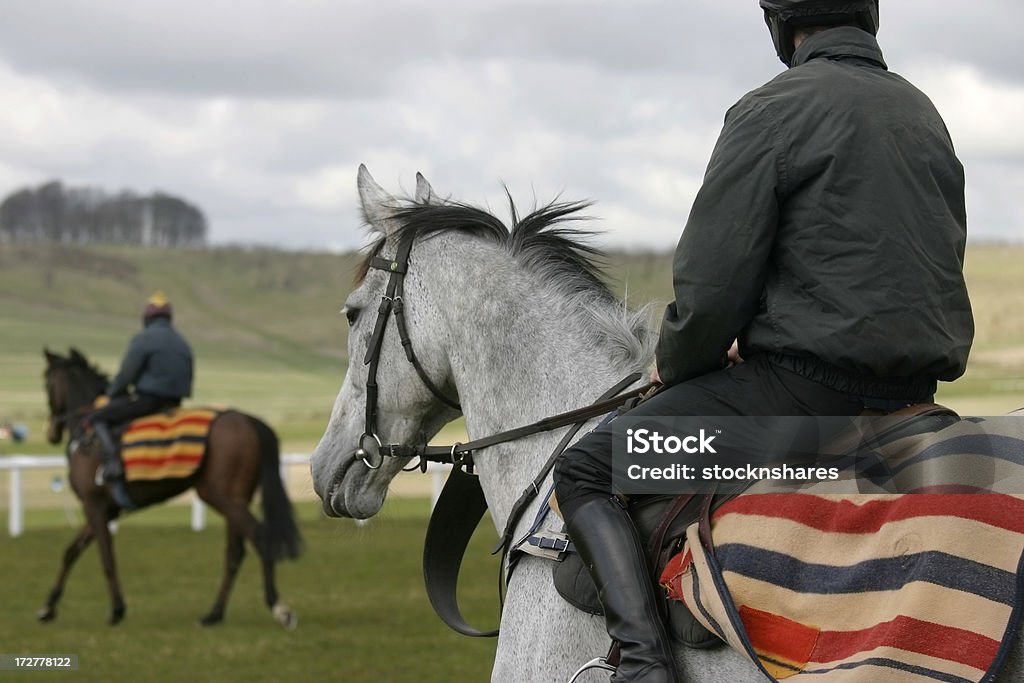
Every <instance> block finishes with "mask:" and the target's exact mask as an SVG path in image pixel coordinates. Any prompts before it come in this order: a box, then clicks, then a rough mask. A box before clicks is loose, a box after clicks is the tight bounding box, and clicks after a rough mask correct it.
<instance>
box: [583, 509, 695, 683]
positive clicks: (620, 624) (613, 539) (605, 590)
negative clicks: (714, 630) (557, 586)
mask: <svg viewBox="0 0 1024 683" xmlns="http://www.w3.org/2000/svg"><path fill="white" fill-rule="evenodd" d="M566 526H567V527H568V530H569V536H570V537H571V538H572V542H573V544H574V545H575V546H576V550H577V552H579V554H580V557H581V558H582V559H583V562H584V564H585V565H586V567H587V569H588V570H590V575H591V576H592V577H593V579H594V583H595V584H596V585H597V590H598V595H599V596H600V598H601V605H602V606H603V607H604V615H605V623H606V628H607V629H608V635H610V636H611V637H612V638H614V639H615V640H617V641H618V642H619V644H620V648H621V657H622V659H621V662H620V663H619V668H618V669H617V670H616V672H615V674H614V675H613V676H612V681H613V682H614V683H626V682H627V681H628V682H630V683H675V682H676V681H679V680H680V678H679V675H678V674H677V673H676V667H675V659H674V658H673V657H672V649H671V647H670V643H669V639H668V635H667V634H666V632H665V625H664V623H663V622H662V620H661V616H660V614H659V612H658V602H657V600H658V596H657V594H656V593H655V589H654V584H653V582H652V580H651V573H650V571H649V570H648V568H647V560H646V558H645V557H644V551H643V546H642V544H641V541H640V537H639V536H638V535H637V532H636V527H635V526H634V525H633V520H632V519H630V517H629V515H628V514H627V512H626V510H625V509H624V508H623V507H622V505H621V504H620V503H619V500H618V499H617V498H601V499H597V500H590V501H587V502H585V503H583V505H581V506H580V507H579V508H577V510H576V512H575V513H573V515H572V518H571V519H568V520H566Z"/></svg>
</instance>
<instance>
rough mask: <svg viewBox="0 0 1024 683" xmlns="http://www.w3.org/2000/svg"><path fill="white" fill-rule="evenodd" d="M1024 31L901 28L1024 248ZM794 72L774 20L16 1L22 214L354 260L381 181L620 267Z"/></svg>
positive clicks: (946, 18) (959, 13) (635, 10)
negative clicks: (365, 189)
mask: <svg viewBox="0 0 1024 683" xmlns="http://www.w3.org/2000/svg"><path fill="white" fill-rule="evenodd" d="M1022 27H1024V3H1022V2H1020V0H974V1H973V2H970V3H966V2H947V1H945V0H941V1H936V0H886V1H885V2H883V3H882V29H881V31H880V33H879V40H880V42H881V44H882V47H883V50H884V51H885V55H886V59H887V61H888V62H889V66H890V68H891V69H892V70H894V71H896V72H898V73H901V74H902V75H904V76H906V77H907V78H909V79H910V80H911V81H913V82H914V83H916V84H917V85H918V86H919V87H921V88H922V89H923V90H924V91H925V92H926V93H928V94H929V95H930V96H931V98H932V99H933V100H934V102H935V103H936V105H937V106H938V108H939V110H940V112H942V114H943V116H944V117H945V119H946V123H947V125H948V127H949V129H950V131H951V133H952V135H953V138H954V142H955V143H956V145H957V149H958V152H959V154H960V156H961V158H962V160H963V162H964V165H965V166H966V168H967V174H968V188H967V189H968V209H969V212H970V230H971V233H972V236H973V238H975V239H985V238H994V239H1014V240H1018V239H1024V202H1022V201H1021V198H1022V197H1024V59H1022V58H1024V48H1022V47H1021V45H1022V41H1021V31H1022ZM782 68H783V67H782V65H781V63H779V62H778V60H777V59H776V57H775V53H774V50H773V48H772V45H771V41H770V39H769V36H768V32H767V29H766V28H765V25H764V22H763V19H762V16H761V11H760V10H759V9H758V7H757V2H756V0H687V1H686V2H680V1H679V0H444V1H442V2H424V1H423V0H291V1H284V0H274V1H270V0H252V1H251V2H246V3H241V2H237V1H236V0H201V1H200V0H174V2H163V1H148V0H46V1H45V2H40V1H39V0H3V7H2V18H0V195H6V194H7V193H8V192H10V191H11V190H14V189H16V188H18V187H22V186H25V185H36V184H39V183H42V182H43V181H46V180H48V179H51V178H60V179H63V180H64V181H65V182H66V183H69V184H87V185H92V186H98V187H103V188H106V189H108V190H112V191H113V190H119V189H122V188H131V189H133V190H136V191H139V192H143V193H148V192H151V191H154V190H161V191H164V192H169V193H172V194H177V195H179V196H182V197H184V198H186V199H188V200H190V201H192V202H194V203H196V204H198V205H199V206H201V207H202V208H203V210H204V211H205V212H206V214H207V217H208V219H209V221H210V225H211V238H212V241H214V242H217V243H223V242H243V243H260V244H274V245H279V246H285V247H290V248H313V249H324V248H335V249H344V248H352V247H356V246H359V245H360V244H362V242H363V239H364V234H363V231H362V229H361V227H360V225H359V219H358V214H357V211H356V191H355V177H356V168H357V167H358V165H359V164H360V163H365V164H366V165H367V166H368V167H369V169H370V171H371V173H373V175H374V176H375V177H376V178H377V180H378V181H379V182H380V183H381V184H382V185H384V186H385V187H386V188H387V189H389V190H392V191H400V190H403V189H404V190H406V191H409V192H411V190H412V189H413V187H414V174H415V173H416V172H417V171H422V172H423V173H424V174H425V175H426V176H427V178H428V179H430V181H431V182H432V183H433V185H434V187H435V189H436V190H437V191H438V192H439V193H441V194H445V195H451V196H452V197H454V198H456V199H460V200H463V201H467V202H470V203H474V204H489V205H490V206H491V207H493V208H494V209H495V210H499V209H500V210H502V211H503V200H502V192H503V190H502V186H503V184H504V185H506V186H507V187H508V188H509V191H510V192H511V193H512V195H513V197H514V198H515V199H516V201H517V203H518V204H519V205H521V206H523V207H529V206H531V205H532V204H533V203H534V201H539V202H546V201H548V200H550V199H552V198H554V197H555V196H556V195H561V197H562V198H564V199H583V198H589V199H593V200H595V201H596V202H597V204H596V206H595V207H594V208H593V209H592V210H591V214H592V215H594V216H597V217H599V218H600V219H601V221H600V228H601V229H602V230H604V231H605V237H604V238H603V239H604V240H605V242H606V243H607V244H609V245H614V246H629V247H655V248H670V247H671V246H672V245H674V244H675V241H676V239H677V238H678V235H679V232H680V230H681V229H682V226H683V224H684V222H685V218H686V214H687V213H688V211H689V207H690V204H691V202H692V201H693V197H694V194H695V193H696V190H697V188H698V187H699V185H700V180H701V177H702V175H703V172H704V167H705V165H706V163H707V159H708V156H709V154H710V152H711V148H712V146H713V144H714V141H715V139H716V137H717V135H718V132H719V130H720V128H721V123H722V117H723V114H724V112H725V110H726V109H727V108H728V107H729V106H730V105H731V104H732V103H733V102H735V101H736V100H737V99H738V98H739V97H740V96H742V95H743V93H745V92H746V91H747V90H750V89H752V88H754V87H756V86H758V85H760V84H762V83H763V82H765V81H767V80H769V79H770V78H772V77H773V76H774V75H775V74H777V73H778V72H779V71H780V70H781V69H782ZM502 215H504V214H502Z"/></svg>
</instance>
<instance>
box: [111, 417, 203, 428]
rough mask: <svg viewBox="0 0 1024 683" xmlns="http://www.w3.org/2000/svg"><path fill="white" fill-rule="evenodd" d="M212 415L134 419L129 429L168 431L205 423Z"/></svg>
mask: <svg viewBox="0 0 1024 683" xmlns="http://www.w3.org/2000/svg"><path fill="white" fill-rule="evenodd" d="M213 417H214V416H212V415H209V416H207V415H199V416H193V417H183V418H180V419H177V420H175V419H172V418H164V419H160V420H136V421H135V422H132V424H131V429H130V431H135V430H137V429H138V430H141V429H160V430H163V431H170V430H172V429H175V428H177V427H178V426H180V425H188V424H195V425H207V424H209V423H210V422H211V421H212V420H213Z"/></svg>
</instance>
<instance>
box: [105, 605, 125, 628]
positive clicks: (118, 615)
mask: <svg viewBox="0 0 1024 683" xmlns="http://www.w3.org/2000/svg"><path fill="white" fill-rule="evenodd" d="M122 621H124V608H123V607H122V608H121V609H115V610H114V611H113V612H111V613H110V621H108V622H107V623H108V624H109V625H111V626H117V625H118V624H120V623H121V622H122Z"/></svg>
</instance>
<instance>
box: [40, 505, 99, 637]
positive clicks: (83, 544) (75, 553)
mask: <svg viewBox="0 0 1024 683" xmlns="http://www.w3.org/2000/svg"><path fill="white" fill-rule="evenodd" d="M92 539H93V533H92V527H91V526H89V525H88V524H86V525H85V526H83V527H82V530H81V531H79V532H78V535H77V536H76V537H75V540H73V541H72V542H71V545H69V546H68V547H67V550H65V551H64V563H63V564H62V565H61V568H60V574H58V575H57V582H56V583H55V584H54V585H53V590H51V591H50V595H49V597H47V598H46V605H45V606H44V607H43V608H42V609H40V610H39V612H37V613H36V616H37V617H38V618H39V621H53V620H54V619H56V618H57V602H59V601H60V596H61V595H63V594H64V584H65V583H66V582H67V580H68V574H70V573H71V568H72V567H73V566H74V565H75V561H76V560H77V559H78V558H79V557H80V556H81V554H82V551H83V550H85V549H86V548H87V547H89V544H90V543H91V542H92Z"/></svg>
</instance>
